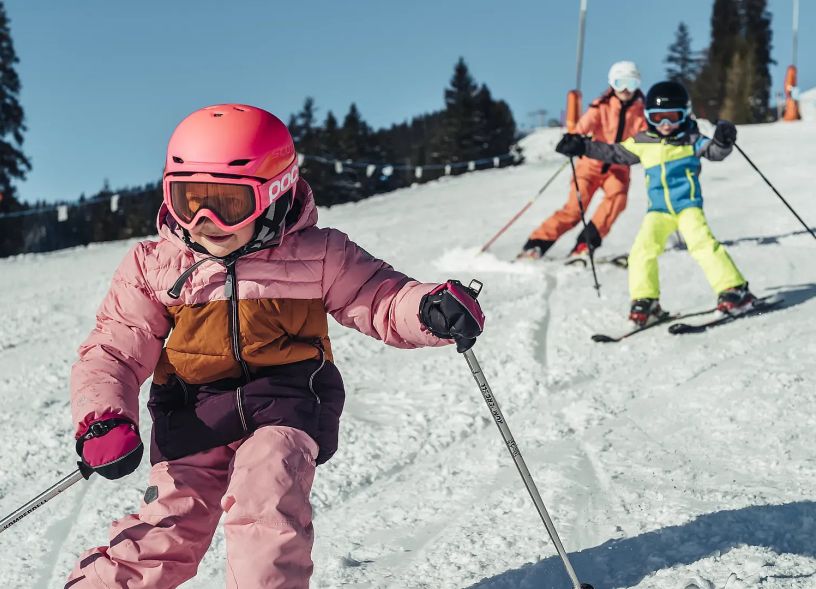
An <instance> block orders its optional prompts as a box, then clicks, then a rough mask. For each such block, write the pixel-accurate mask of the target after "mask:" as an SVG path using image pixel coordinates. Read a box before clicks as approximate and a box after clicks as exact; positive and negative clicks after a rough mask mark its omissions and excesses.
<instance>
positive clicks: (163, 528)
mask: <svg viewBox="0 0 816 589" xmlns="http://www.w3.org/2000/svg"><path fill="white" fill-rule="evenodd" d="M316 456H317V444H316V443H315V442H314V440H312V438H311V437H309V436H308V435H307V434H305V433H304V432H302V431H300V430H297V429H293V428H289V427H277V426H265V427H262V428H260V429H258V430H257V431H255V432H254V433H253V434H252V435H251V436H250V437H249V438H247V439H246V440H243V441H242V442H235V443H233V444H230V445H229V446H223V447H220V448H214V449H212V450H207V451H206V452H199V453H198V454H193V455H191V456H187V457H185V458H181V459H179V460H172V461H169V462H159V463H158V464H156V465H155V466H154V467H153V468H152V470H151V471H150V483H149V485H150V486H149V487H148V490H147V492H146V493H145V499H144V500H143V501H142V505H141V509H140V510H139V513H138V514H136V515H128V516H126V517H124V518H123V519H120V520H118V521H115V522H113V524H112V526H111V529H110V545H109V546H100V547H97V548H94V549H92V550H89V551H87V552H85V553H84V554H82V555H81V557H80V561H79V563H78V564H77V565H76V567H74V570H73V571H72V572H71V576H70V577H69V578H68V583H67V584H66V585H65V588H66V589H68V588H69V587H70V588H71V589H86V588H90V587H94V588H98V589H102V588H105V589H113V588H119V587H126V588H128V589H135V588H137V587H138V588H147V587H150V588H152V589H169V588H172V587H177V586H178V585H180V584H181V583H183V582H184V581H186V580H188V579H190V578H192V577H194V576H195V574H196V570H197V569H198V563H199V562H200V561H201V559H202V558H203V556H204V554H205V553H206V552H207V548H208V547H209V545H210V542H211V541H212V537H213V534H214V533H215V528H216V525H218V521H219V519H220V518H221V515H222V513H226V517H225V519H224V532H225V536H226V541H227V574H226V577H227V587H228V588H236V587H240V588H241V589H249V588H256V587H257V588H259V587H264V588H268V589H273V588H274V589H306V588H308V586H309V577H310V576H311V574H312V557H311V551H312V543H313V540H314V536H313V529H312V507H311V503H310V502H309V493H310V491H311V487H312V481H313V479H314V472H315V460H314V459H315V457H316Z"/></svg>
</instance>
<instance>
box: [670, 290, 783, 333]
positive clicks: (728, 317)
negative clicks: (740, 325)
mask: <svg viewBox="0 0 816 589" xmlns="http://www.w3.org/2000/svg"><path fill="white" fill-rule="evenodd" d="M783 300H784V298H783V297H782V296H781V295H770V296H767V297H762V298H759V299H756V300H755V301H754V302H753V304H752V305H751V308H749V309H747V310H745V311H743V312H741V313H729V312H727V311H723V312H721V313H719V314H718V315H717V317H715V318H714V319H711V320H709V321H704V322H702V323H675V324H674V325H670V326H669V333H671V334H673V335H682V334H684V333H702V332H704V331H706V330H708V329H711V328H712V327H718V326H720V325H725V324H726V323H731V322H732V321H736V320H737V319H741V318H743V317H751V316H752V315H761V314H762V313H764V312H765V311H767V310H769V309H772V308H774V307H776V306H778V305H779V304H781V303H782V301H783Z"/></svg>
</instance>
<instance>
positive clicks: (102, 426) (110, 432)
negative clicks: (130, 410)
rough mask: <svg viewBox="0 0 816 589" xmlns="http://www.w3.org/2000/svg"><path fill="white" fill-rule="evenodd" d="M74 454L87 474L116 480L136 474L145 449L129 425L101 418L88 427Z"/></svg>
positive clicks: (125, 420) (121, 420) (122, 420)
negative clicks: (88, 472) (90, 471)
mask: <svg viewBox="0 0 816 589" xmlns="http://www.w3.org/2000/svg"><path fill="white" fill-rule="evenodd" d="M76 451H77V454H79V456H80V457H81V458H82V464H83V465H84V466H85V467H87V469H88V470H93V471H94V472H98V473H99V474H100V475H102V476H103V477H105V478H106V479H118V478H121V477H123V476H125V475H128V474H130V473H132V472H133V471H134V470H136V467H137V466H139V462H141V460H142V452H143V451H144V446H143V445H142V440H141V438H140V437H139V430H138V428H137V427H136V425H135V424H134V423H133V422H132V421H130V420H129V419H125V418H122V417H111V416H104V417H103V418H102V419H100V420H98V421H94V422H93V423H91V424H90V425H88V427H87V428H86V429H85V431H84V432H83V433H82V434H81V435H80V436H79V438H77V442H76ZM86 478H87V477H86Z"/></svg>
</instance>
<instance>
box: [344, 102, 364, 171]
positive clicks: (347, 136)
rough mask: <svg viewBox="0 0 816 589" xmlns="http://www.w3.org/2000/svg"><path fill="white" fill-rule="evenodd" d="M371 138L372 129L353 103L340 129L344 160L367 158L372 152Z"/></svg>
mask: <svg viewBox="0 0 816 589" xmlns="http://www.w3.org/2000/svg"><path fill="white" fill-rule="evenodd" d="M370 137H371V127H369V126H368V124H367V123H366V122H365V121H364V120H363V117H362V115H361V114H360V111H359V110H358V109H357V105H356V104H355V103H353V102H352V103H351V106H350V107H349V111H348V113H347V114H346V116H345V118H344V119H343V126H342V128H341V129H340V152H341V155H342V158H343V159H348V160H353V161H356V160H362V159H364V158H366V157H367V156H368V154H369V151H370V145H369V140H370Z"/></svg>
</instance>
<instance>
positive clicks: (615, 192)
mask: <svg viewBox="0 0 816 589" xmlns="http://www.w3.org/2000/svg"><path fill="white" fill-rule="evenodd" d="M587 163H589V165H587ZM593 163H594V162H587V161H586V160H585V159H582V160H581V161H579V162H578V165H577V166H576V172H577V173H576V176H577V178H578V187H579V188H580V189H581V200H582V201H583V204H584V211H586V210H588V209H589V203H590V202H591V201H592V197H593V196H594V195H595V193H596V192H597V191H598V189H599V188H602V189H603V191H604V197H603V200H602V201H601V203H600V204H599V205H598V208H597V210H596V211H595V214H594V215H592V224H593V225H595V228H596V229H597V230H598V233H599V234H600V236H601V238H603V237H606V235H607V233H609V230H610V229H612V224H613V223H614V222H615V219H617V218H618V216H619V215H620V214H621V213H622V212H623V210H624V209H625V208H626V199H627V193H628V192H629V168H628V167H626V166H612V167H611V168H609V171H607V172H606V173H602V172H601V169H602V168H601V167H600V166H596V165H593ZM580 221H581V209H580V208H579V207H578V198H577V197H576V195H575V182H573V180H572V177H570V193H569V198H568V199H567V202H566V204H565V205H564V206H563V207H562V208H560V209H559V210H557V211H555V212H554V213H553V214H552V215H550V217H549V218H548V219H547V220H545V221H544V222H543V223H542V224H541V225H539V226H538V228H537V229H536V230H535V231H533V232H532V233H531V234H530V239H544V240H547V241H556V240H557V239H558V238H559V237H561V236H562V235H563V234H564V233H566V232H567V231H569V230H570V229H572V228H573V227H575V226H576V225H577V224H578V223H579V222H580Z"/></svg>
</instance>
